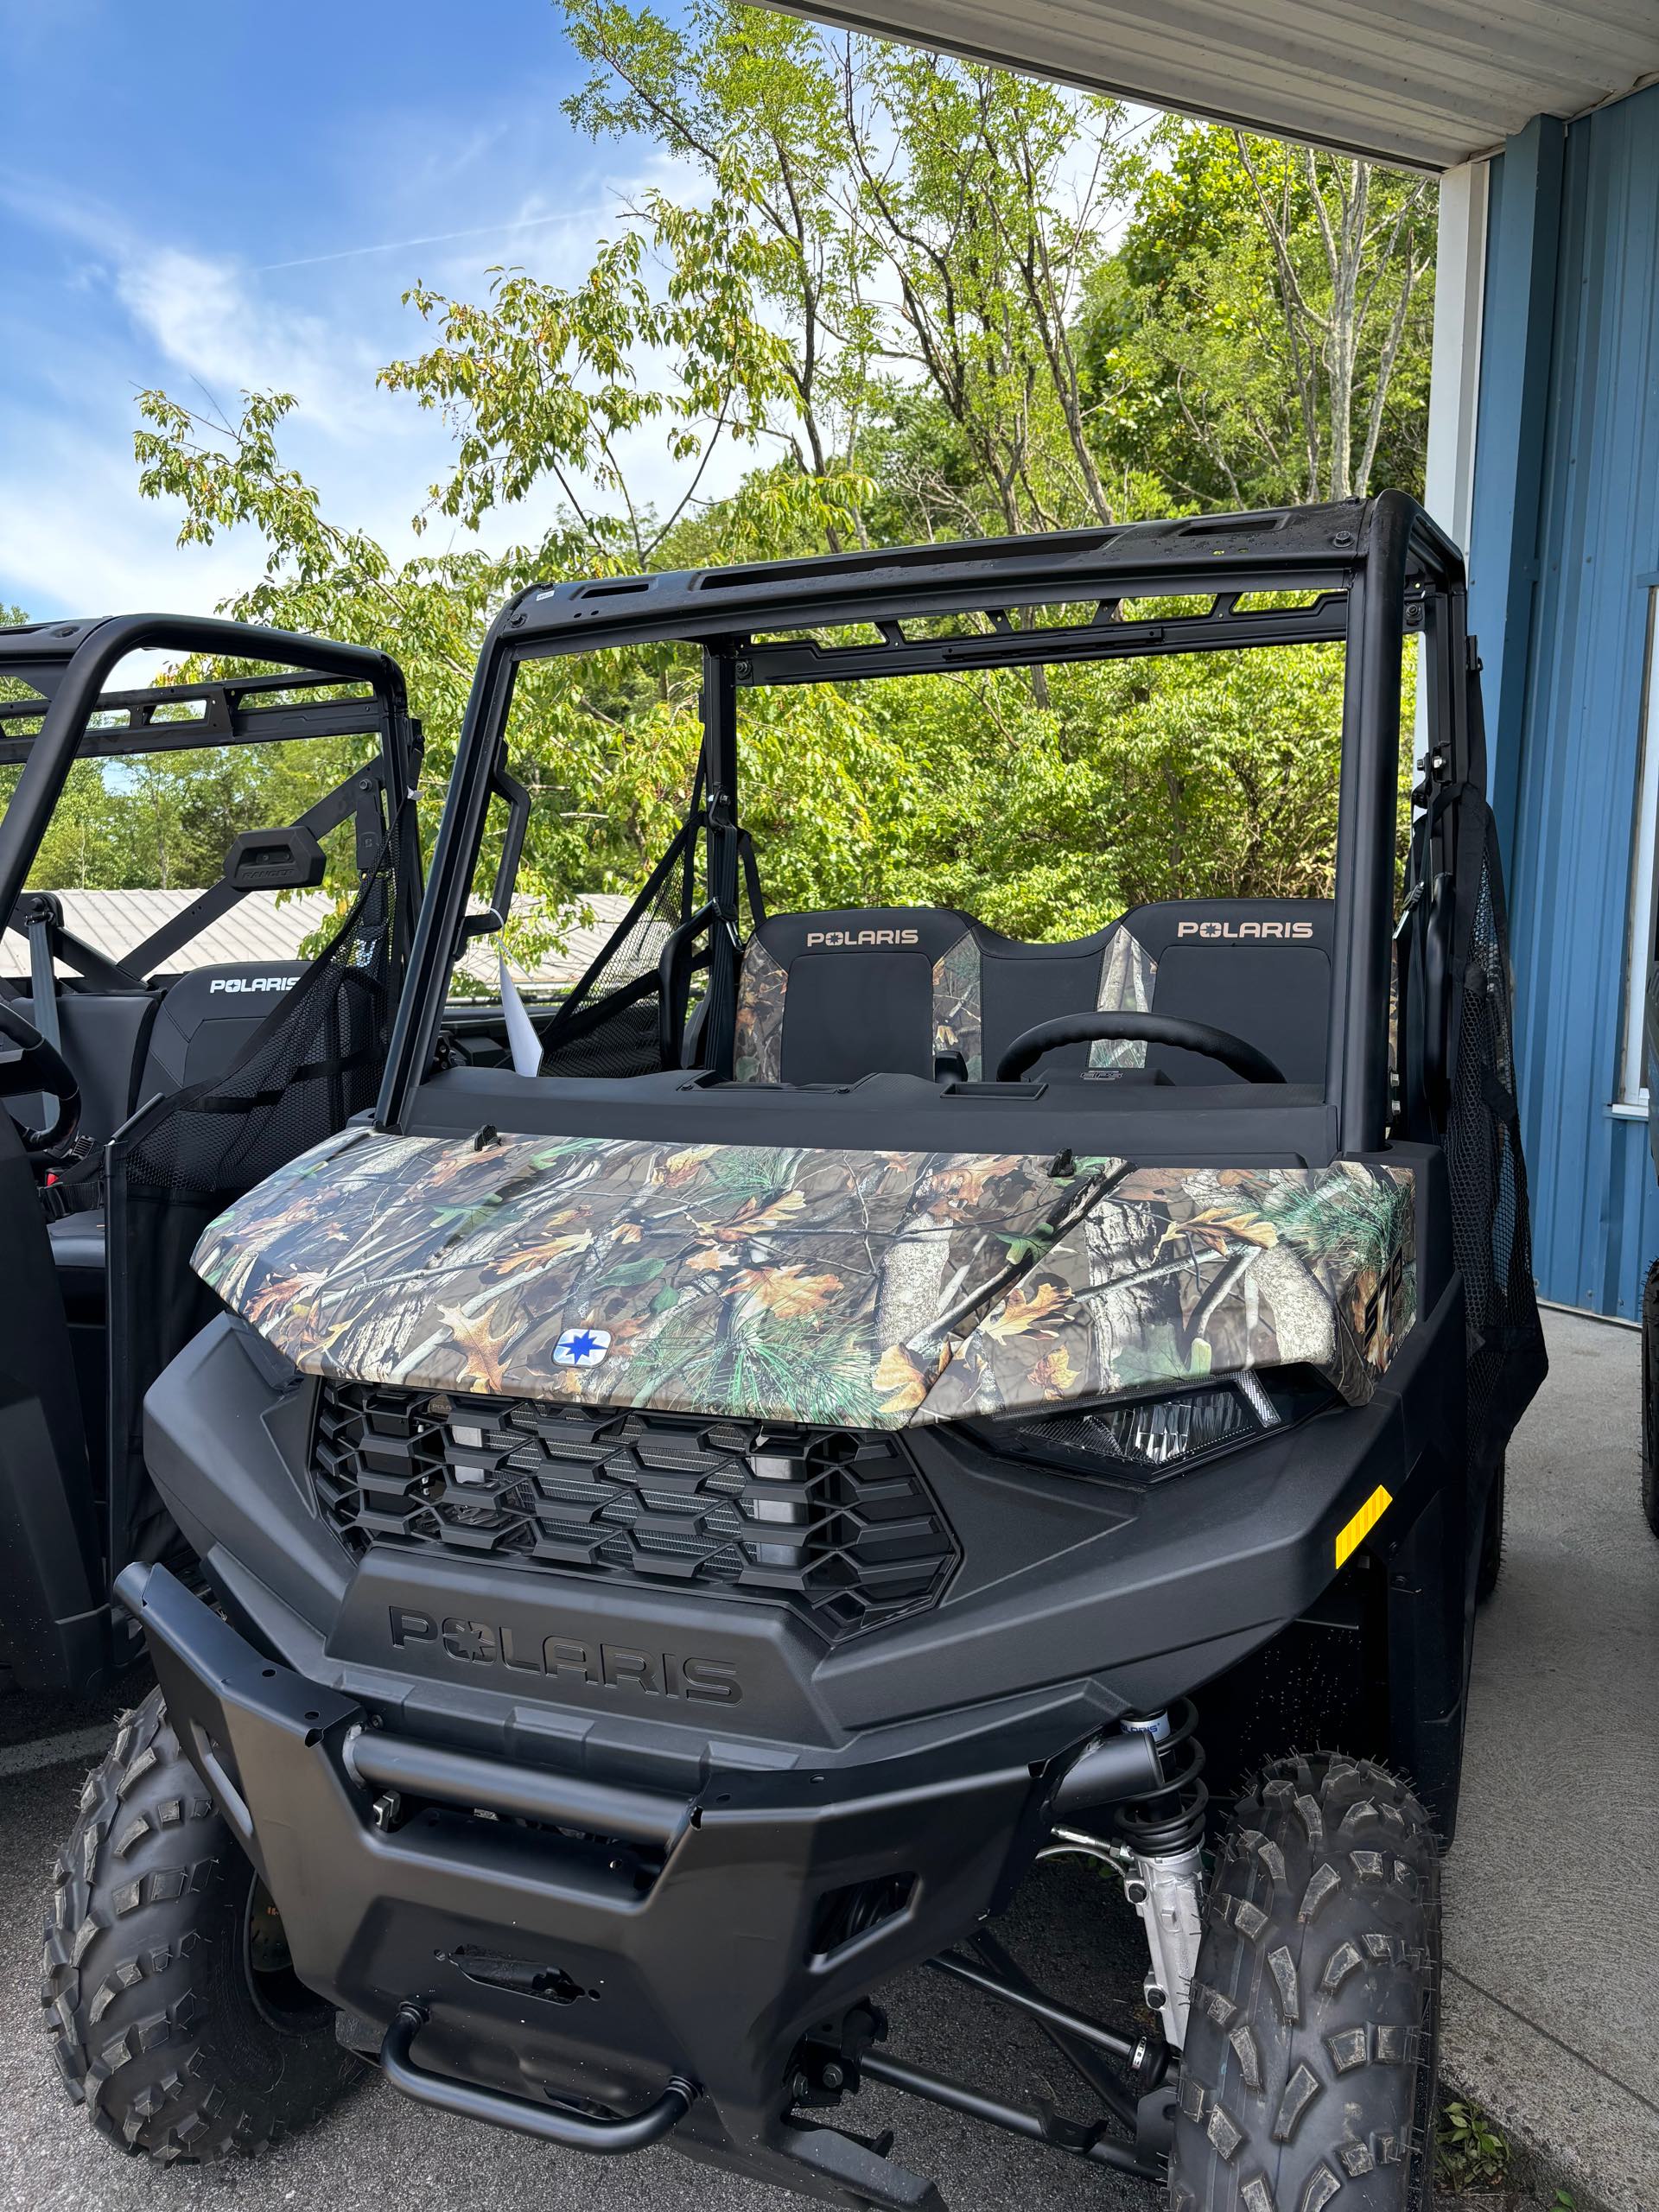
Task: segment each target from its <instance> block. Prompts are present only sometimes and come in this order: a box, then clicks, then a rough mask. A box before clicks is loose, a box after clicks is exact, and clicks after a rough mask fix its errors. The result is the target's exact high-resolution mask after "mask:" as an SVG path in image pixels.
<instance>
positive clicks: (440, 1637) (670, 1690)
mask: <svg viewBox="0 0 1659 2212" xmlns="http://www.w3.org/2000/svg"><path fill="white" fill-rule="evenodd" d="M389 1611H390V1613H391V1641H392V1643H393V1645H394V1646H395V1648H396V1649H397V1650H399V1651H404V1650H407V1649H408V1648H409V1647H410V1644H430V1645H432V1646H433V1648H434V1649H436V1650H439V1651H442V1653H443V1655H444V1656H445V1657H446V1658H447V1659H453V1660H454V1661H456V1662H458V1663H459V1664H460V1665H461V1666H463V1667H507V1668H510V1669H512V1672H513V1673H514V1674H515V1675H545V1676H546V1678H547V1680H548V1681H554V1682H582V1683H585V1684H586V1685H587V1687H588V1688H589V1689H595V1690H601V1689H602V1690H620V1691H625V1692H630V1693H632V1694H633V1695H635V1696H639V1697H683V1698H691V1699H695V1700H698V1701H700V1702H703V1703H707V1704H714V1705H737V1704H739V1703H741V1700H742V1696H743V1692H742V1689H741V1687H740V1685H739V1682H738V1679H737V1669H736V1668H735V1667H731V1666H728V1664H727V1662H725V1661H724V1660H723V1659H681V1658H678V1657H677V1656H675V1654H674V1653H673V1652H671V1651H635V1650H633V1649H632V1648H631V1647H630V1646H628V1645H626V1644H622V1643H582V1642H581V1641H579V1640H578V1639H577V1638H576V1637H569V1636H549V1637H542V1638H540V1639H537V1637H524V1636H520V1635H515V1634H514V1633H513V1631H512V1629H510V1628H497V1627H495V1626H494V1625H493V1624H492V1623H490V1622H487V1621H461V1620H455V1619H453V1618H451V1617H450V1616H449V1615H448V1614H445V1615H444V1616H443V1617H442V1618H441V1619H437V1618H434V1617H433V1616H432V1614H430V1613H417V1612H411V1611H410V1610H409V1609H408V1608H407V1607H406V1606H404V1605H393V1606H391V1607H390V1608H389Z"/></svg>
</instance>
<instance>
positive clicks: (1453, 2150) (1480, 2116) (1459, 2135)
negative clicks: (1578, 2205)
mask: <svg viewBox="0 0 1659 2212" xmlns="http://www.w3.org/2000/svg"><path fill="white" fill-rule="evenodd" d="M1436 2142H1437V2145H1438V2147H1439V2150H1440V2183H1441V2184H1442V2186H1443V2187H1445V2188H1447V2189H1497V2187H1498V2186H1499V2185H1500V2184H1501V2183H1502V2182H1503V2178H1504V2177H1505V2175H1506V2174H1507V2173H1508V2172H1509V2170H1510V2146H1509V2143H1508V2141H1507V2140H1506V2139H1505V2138H1504V2137H1503V2134H1502V2133H1500V2131H1499V2130H1498V2128H1497V2125H1496V2123H1495V2122H1493V2121H1492V2120H1490V2119H1488V2117H1487V2115H1486V2114H1485V2113H1484V2112H1482V2110H1481V2109H1480V2107H1479V2106H1478V2105H1474V2104H1470V2103H1469V2102H1468V2101H1466V2100H1465V2099H1464V2098H1460V2097H1453V2098H1451V2099H1449V2100H1448V2101H1447V2102H1446V2104H1444V2105H1442V2106H1441V2107H1440V2133H1439V2135H1438V2136H1437V2138H1436ZM1571 2202H1572V2201H1571V2199H1570V2198H1567V2197H1565V2194H1564V2192H1563V2193H1562V2195H1561V2196H1558V2198H1557V2202H1555V2204H1554V2205H1553V2206H1552V2207H1551V2208H1550V2212H1571Z"/></svg>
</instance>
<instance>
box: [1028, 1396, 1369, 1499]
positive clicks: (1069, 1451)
mask: <svg viewBox="0 0 1659 2212" xmlns="http://www.w3.org/2000/svg"><path fill="white" fill-rule="evenodd" d="M1330 1403H1331V1393H1330V1391H1329V1390H1328V1389H1325V1387H1324V1386H1322V1385H1319V1384H1317V1383H1313V1385H1312V1387H1309V1383H1308V1382H1307V1381H1305V1380H1304V1379H1303V1378H1302V1377H1300V1376H1293V1375H1291V1374H1288V1373H1287V1374H1285V1375H1284V1376H1277V1375H1275V1376H1274V1389H1273V1391H1272V1392H1271V1393H1269V1392H1268V1389H1266V1388H1265V1387H1264V1386H1263V1383H1262V1380H1261V1378H1260V1377H1259V1376H1256V1375H1254V1374H1250V1373H1249V1372H1246V1373H1244V1374H1242V1375H1236V1376H1229V1378H1228V1379H1227V1381H1226V1382H1224V1383H1198V1384H1196V1385H1193V1386H1192V1387H1191V1388H1188V1389H1179V1390H1165V1391H1161V1392H1160V1393H1159V1394H1158V1395H1156V1396H1155V1397H1152V1396H1148V1397H1144V1398H1122V1399H1119V1400H1116V1402H1113V1403H1111V1404H1109V1405H1104V1406H1091V1407H1089V1408H1077V1409H1075V1410H1073V1409H1071V1408H1067V1409H1065V1411H1057V1412H1054V1413H1052V1414H1035V1415H1029V1414H1028V1415H1027V1416H1025V1417H1024V1418H1023V1419H1021V1420H1019V1421H1007V1422H999V1424H998V1425H997V1428H996V1431H995V1440H996V1445H997V1448H998V1449H999V1450H1000V1451H1003V1452H1008V1451H1012V1452H1015V1453H1016V1454H1017V1455H1018V1456H1019V1457H1020V1458H1021V1459H1039V1460H1042V1461H1044V1462H1045V1463H1046V1464H1047V1465H1052V1466H1060V1467H1068V1468H1072V1469H1075V1470H1077V1471H1088V1472H1089V1473H1091V1474H1096V1475H1105V1476H1116V1477H1119V1478H1126V1479H1128V1480H1129V1481H1141V1482H1157V1481H1160V1480H1161V1479H1162V1478H1163V1477H1165V1476H1166V1475H1173V1474H1178V1473H1179V1472H1181V1471H1183V1470H1184V1469H1185V1468H1187V1467H1189V1466H1191V1465H1193V1464H1194V1462H1195V1461H1197V1460H1199V1459H1207V1458H1209V1457H1210V1456H1211V1453H1214V1452H1225V1451H1228V1450H1230V1449H1231V1448H1232V1447H1234V1446H1237V1445H1240V1444H1248V1443H1250V1442H1253V1441H1254V1440H1255V1438H1257V1437H1259V1436H1265V1435H1267V1434H1268V1433H1270V1432H1271V1431H1273V1430H1274V1429H1280V1428H1284V1427H1288V1426H1290V1425H1291V1424H1292V1423H1294V1422H1295V1421H1300V1420H1301V1419H1302V1418H1303V1417H1304V1416H1305V1415H1306V1414H1309V1413H1313V1412H1317V1411H1319V1409H1320V1408H1322V1407H1324V1406H1326V1405H1328V1404H1330Z"/></svg>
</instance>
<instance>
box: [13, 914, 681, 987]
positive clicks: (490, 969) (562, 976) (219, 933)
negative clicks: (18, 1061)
mask: <svg viewBox="0 0 1659 2212" xmlns="http://www.w3.org/2000/svg"><path fill="white" fill-rule="evenodd" d="M57 896H58V897H59V898H60V899H61V900H62V902H63V920H64V926H65V928H66V929H67V931H69V934H70V935H71V936H72V937H78V938H80V939H81V941H82V943H83V944H90V945H91V946H92V949H93V950H94V951H96V952H101V953H103V954H104V956H105V958H106V959H110V960H117V961H118V960H121V959H123V958H124V957H125V956H126V955H127V954H128V953H129V952H131V951H133V950H136V949H137V947H138V946H139V945H141V944H143V942H144V940H145V939H146V938H149V937H151V936H153V935H154V933H155V932H156V931H157V930H158V929H160V928H162V926H163V925H164V924H166V923H168V922H170V921H171V920H172V919H173V918H174V917H175V915H177V914H181V913H182V912H184V910H185V908H186V907H187V906H191V905H192V904H194V901H195V900H196V899H200V896H201V893H200V890H180V889H174V890H168V891H156V890H148V891H60V892H59V893H58V894H57ZM512 904H513V912H514V914H515V916H516V917H517V918H521V919H523V920H524V921H525V922H527V923H531V924H534V923H536V922H537V921H539V920H540V919H541V918H542V915H543V907H542V902H541V901H540V900H539V899H537V898H536V897H535V896H534V895H533V894H532V893H520V894H519V895H518V897H517V898H515V899H514V900H513V902H512ZM630 904H631V901H630V900H629V899H626V897H624V896H623V895H622V894H621V893H620V892H614V891H588V892H584V893H582V895H581V897H580V898H579V899H577V900H575V902H574V903H573V904H571V905H569V906H565V907H563V908H561V909H560V911H559V912H558V913H557V915H556V917H555V920H554V927H555V928H556V930H557V931H558V937H559V942H558V944H556V945H551V946H550V947H548V949H547V950H545V951H543V953H541V954H540V955H539V956H538V957H537V958H535V959H534V960H532V961H529V962H524V961H522V960H519V959H514V960H513V961H512V962H511V963H509V964H510V965H511V967H512V971H513V974H514V975H515V976H516V977H517V978H518V981H519V982H521V983H526V984H529V985H530V986H531V987H532V988H536V989H554V990H556V989H560V988H564V987H566V986H568V985H569V984H571V983H574V982H575V981H576V980H577V978H578V977H579V976H582V975H584V974H585V973H586V971H587V969H588V966H589V964H590V963H592V962H593V961H594V959H595V958H596V957H597V956H598V954H599V952H600V950H601V948H602V947H603V945H604V944H605V943H606V941H607V938H609V937H610V935H611V932H612V931H613V929H614V928H615V927H616V925H617V924H618V923H619V922H620V920H621V919H622V918H623V916H624V915H625V914H626V912H627V911H628V908H629V906H630ZM338 912H339V909H338V908H337V907H336V906H335V904H334V899H332V898H331V897H330V896H329V894H328V893H327V892H326V891H296V892H289V893H282V894H280V895H279V894H278V893H277V892H275V891H250V892H246V893H244V895H243V896H242V897H241V898H240V899H238V900H237V902H236V904H235V906H232V908H231V910H230V912H229V913H227V914H221V915H220V916H219V919H218V920H217V921H213V922H209V923H208V925H207V928H206V929H204V930H203V931H201V933H200V936H199V937H194V938H192V939H191V940H190V942H189V944H188V945H187V946H185V948H184V949H183V950H182V951H181V952H180V953H177V954H175V956H174V957H173V958H172V959H171V960H169V961H168V963H167V964H168V969H169V971H175V970H181V969H189V968H218V967H225V966H230V965H233V964H236V963H244V962H247V963H252V962H257V961H262V960H268V961H270V962H271V963H273V964H275V963H278V962H281V961H288V960H297V959H299V958H300V957H301V951H300V948H301V947H302V944H304V943H305V941H306V939H307V938H311V937H315V936H316V935H317V934H318V933H319V932H321V931H323V930H325V929H326V928H327V925H328V924H329V922H330V921H331V920H332V919H333V918H334V916H335V915H336V914H337V913H338ZM586 914H591V915H592V916H593V919H592V920H591V921H585V920H584V919H583V916H584V915H586ZM664 934H666V932H664ZM4 944H5V950H6V954H7V957H8V961H9V963H10V966H9V969H8V972H12V971H21V968H22V963H23V961H24V959H25V958H26V954H25V953H24V951H23V949H22V939H21V938H18V937H16V936H8V937H7V938H5V939H4ZM459 964H460V966H461V968H462V969H464V970H465V972H466V973H467V976H470V977H471V979H472V980H473V982H475V983H480V984H484V985H487V986H488V987H490V988H494V985H495V982H496V950H495V943H494V940H493V938H492V939H490V940H489V941H488V942H487V943H486V942H484V941H482V940H480V941H476V942H474V944H473V945H472V946H471V948H470V949H469V950H468V951H467V953H465V954H464V955H463V956H462V957H461V962H460V963H459ZM57 969H58V974H59V976H60V977H67V976H73V973H74V970H73V968H71V967H68V966H67V965H66V964H65V963H63V962H61V961H60V962H59V963H57Z"/></svg>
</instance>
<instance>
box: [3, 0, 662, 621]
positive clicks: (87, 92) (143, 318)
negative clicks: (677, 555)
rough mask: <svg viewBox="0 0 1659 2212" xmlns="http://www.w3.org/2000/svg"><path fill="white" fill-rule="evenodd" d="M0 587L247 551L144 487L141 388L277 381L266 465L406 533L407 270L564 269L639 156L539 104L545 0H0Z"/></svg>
mask: <svg viewBox="0 0 1659 2212" xmlns="http://www.w3.org/2000/svg"><path fill="white" fill-rule="evenodd" d="M0 54H4V55H5V58H6V101H5V112H6V124H5V129H4V131H3V133H0V297H3V300H4V304H5V322H6V328H7V333H8V337H7V343H6V346H5V347H4V348H3V349H0V603H3V602H6V601H11V602H13V603H16V604H17V605H19V606H21V607H22V608H23V609H24V610H25V612H26V613H29V614H31V615H34V616H36V617H41V616H51V615H57V614H71V613H109V612H113V611H116V610H118V609H128V608H138V607H157V608H181V609H188V610H206V609H207V608H210V607H212V606H213V603H214V602H215V601H217V600H219V598H221V597H222V596H223V595H224V594H226V592H227V591H229V590H231V589H232V588H235V586H236V585H237V584H238V582H241V581H242V580H244V579H245V577H247V576H248V575H251V573H254V572H255V571H256V570H257V558H258V556H257V548H256V547H255V546H254V545H253V544H252V543H238V542H237V541H236V540H235V539H233V538H232V539H221V540H220V542H219V543H218V544H216V545H215V546H213V547H212V548H209V549H200V548H197V549H191V550H180V549H178V548H176V547H175V545H174V543H173V537H174V534H175V530H176V527H177V517H176V515H175V514H174V513H172V512H170V511H169V510H168V509H166V508H164V507H162V506H158V505H153V504H149V503H146V502H145V501H143V500H142V499H140V498H139V497H138V493H137V472H136V470H135V467H134V465H133V461H132V445H131V441H132V433H133V429H134V428H135V427H136V416H135V411H134V406H133V402H134V397H135V395H136V394H137V391H140V390H142V389H143V388H144V387H146V386H149V385H162V387H163V388H165V389H166V390H167V391H169V392H170V393H171V394H172V395H173V396H174V397H175V398H177V399H180V400H181V401H184V402H186V403H187V404H197V405H201V404H207V402H208V401H211V403H212V404H213V405H214V406H216V407H218V408H219V409H221V410H224V411H226V412H227V413H233V412H234V410H235V407H236V404H237V398H238V392H239V391H240V390H241V389H242V388H243V387H245V386H253V387H259V386H270V385H276V386H280V387H282V388H283V389H287V390H291V391H296V393H297V394H298V395H299V397H300V401H301V412H300V416H299V418H298V422H297V426H296V428H295V429H293V431H292V433H291V434H290V435H289V437H288V438H287V440H286V442H285V448H284V449H285V452H286V454H287V456H288V458H289V459H290V460H291V461H294V462H295V463H296V465H298V466H299V467H301V468H302V470H303V471H304V473H305V474H307V475H308V476H309V477H311V478H313V479H314V480H315V481H317V482H318V483H319V484H320V485H321V487H322V492H323V501H324V508H325V512H328V513H329V514H330V515H332V516H334V518H337V519H339V520H340V521H341V522H344V523H349V524H361V525H363V526H365V527H367V528H369V529H371V530H372V531H375V532H376V534H377V535H378V536H380V537H382V538H383V540H385V542H386V543H388V544H389V545H391V547H392V548H393V549H394V550H404V548H405V547H406V546H407V545H409V544H410V543H411V542H412V541H410V538H409V536H408V521H409V518H410V515H411V514H412V513H413V512H414V511H415V509H416V506H418V505H420V504H421V501H422V498H423V493H424V490H425V487H426V486H427V485H428V484H429V482H430V481H431V480H432V479H433V478H434V477H435V475H436V474H439V473H440V472H441V470H442V463H443V459H444V454H445V451H446V446H445V441H444V437H443V433H442V429H441V427H440V426H439V425H438V424H437V423H435V421H434V420H433V418H432V417H430V416H424V415H423V414H421V413H420V412H419V410H417V409H416V407H415V405H414V404H413V402H412V401H410V399H408V398H407V397H397V396H395V395H391V394H387V393H379V392H377V391H375V388H374V372H375V370H376V369H377V368H378V366H379V365H381V364H382V363H383V362H385V361H386V360H389V359H392V358H394V357H395V356H396V355H397V354H399V353H410V352H413V351H415V350H416V346H417V345H418V343H419V340H420V335H421V330H422V326H421V324H420V323H419V321H418V319H417V318H416V317H415V316H414V315H413V314H412V313H411V312H410V310H408V309H406V308H402V307H401V306H400V305H399V295H400V293H401V292H402V290H403V289H404V287H405V286H406V285H407V284H409V283H410V282H412V281H413V280H414V279H416V278H417V277H418V278H421V279H423V281H425V282H428V283H434V284H435V285H437V286H439V287H440V288H441V289H446V290H451V291H459V292H461V293H462V294H463V295H470V296H476V295H477V294H478V293H480V291H481V290H482V289H483V283H484V274H483V272H484V271H485V270H486V268H487V267H488V266H489V265H490V264H492V263H493V262H498V261H502V260H507V261H512V262H518V263H521V264H524V266H525V267H527V268H530V269H531V270H534V271H536V273H537V274H538V275H542V276H546V277H575V276H576V275H577V274H578V273H579V272H580V271H581V270H582V268H584V267H585V266H586V264H587V261H588V257H589V255H590V254H591V252H592V249H593V245H594V240H595V239H596V238H598V237H599V236H601V234H603V233H605V232H613V231H614V229H615V228H616V226H617V223H618V220H619V215H620V207H621V204H622V201H623V200H624V199H625V198H626V195H627V194H629V193H630V192H631V191H632V190H634V189H636V188H638V186H639V183H640V182H641V181H645V179H646V178H648V177H650V176H652V175H658V174H659V171H658V168H657V166H656V157H655V156H653V155H652V152H651V150H650V149H647V148H643V147H641V148H632V149H631V148H626V147H617V146H614V145H598V146H595V145H594V144H593V143H590V142H589V141H588V140H587V139H585V138H580V137H577V136H576V134H575V132H573V131H572V130H571V129H570V127H569V124H567V123H566V121H565V119H564V118H563V115H562V114H561V113H560V111H559V103H560V100H561V99H562V98H563V96H564V95H565V94H566V93H567V92H569V91H570V90H572V89H573V87H574V86H575V84H576V83H577V82H579V81H580V79H581V77H582V74H583V71H582V65H581V64H580V63H579V62H578V60H577V59H576V57H575V55H574V54H572V53H571V52H570V50H569V47H568V46H567V45H566V43H565V41H564V38H563V30H562V28H561V18H560V16H559V13H558V10H557V9H556V7H555V6H553V5H552V4H550V0H469V4H465V5H461V6H457V5H456V4H454V0H395V4H394V0H333V4H323V0H286V4H285V5H283V6H281V7H277V8H272V7H269V6H254V5H252V4H251V3H250V0H213V4H209V3H208V0H162V4H161V5H159V6H157V5H135V4H133V0H0ZM630 163H632V167H630ZM456 233H462V234H463V235H460V236H457V235H455V234H456Z"/></svg>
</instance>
